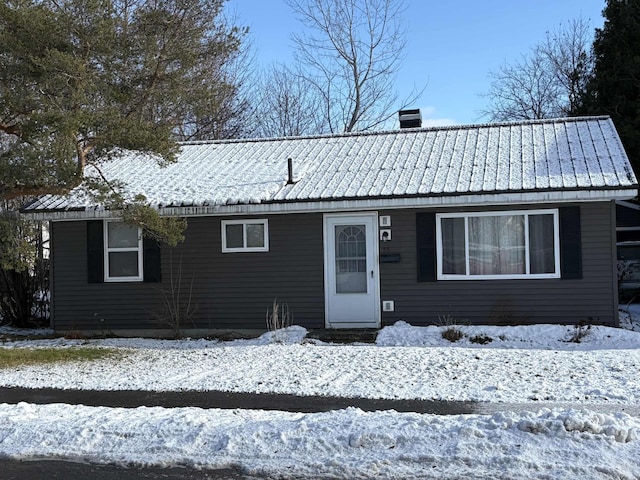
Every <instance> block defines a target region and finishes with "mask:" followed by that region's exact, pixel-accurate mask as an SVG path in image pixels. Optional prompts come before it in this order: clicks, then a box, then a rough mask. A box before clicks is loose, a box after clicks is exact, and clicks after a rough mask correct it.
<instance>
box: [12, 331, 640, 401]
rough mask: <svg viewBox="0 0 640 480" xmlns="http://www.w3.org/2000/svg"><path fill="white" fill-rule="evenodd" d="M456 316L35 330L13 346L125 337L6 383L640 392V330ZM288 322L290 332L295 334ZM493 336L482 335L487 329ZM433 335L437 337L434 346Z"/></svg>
mask: <svg viewBox="0 0 640 480" xmlns="http://www.w3.org/2000/svg"><path fill="white" fill-rule="evenodd" d="M444 328H445V327H412V326H410V325H408V324H406V323H404V322H399V323H397V324H396V325H394V326H392V327H387V328H385V329H383V330H382V331H381V333H380V335H379V337H378V344H377V345H347V346H345V345H335V344H322V343H317V342H312V341H304V335H305V330H304V329H303V328H301V327H290V329H289V330H287V331H286V332H284V333H283V332H280V338H279V339H277V340H278V341H276V342H275V343H273V341H274V338H273V334H267V335H264V336H262V337H260V338H258V339H255V340H239V341H234V342H217V341H211V340H181V341H167V340H143V339H107V340H89V341H87V340H68V339H64V338H58V339H48V340H27V341H13V342H6V343H5V344H4V348H22V347H25V346H29V347H43V346H56V347H61V348H62V347H68V346H77V345H99V346H110V347H116V348H118V349H121V350H122V351H123V352H124V353H125V356H124V358H119V359H111V360H102V361H100V362H99V363H92V364H88V363H79V364H72V365H69V364H58V365H46V366H27V367H21V368H16V369H13V370H0V386H20V387H37V388H46V387H54V388H69V389H88V390H152V391H167V390H170V391H181V390H199V391H206V390H222V391H233V392H260V393H287V394H294V395H295V394H297V395H331V396H340V397H367V398H389V399H428V400H460V401H481V402H513V403H517V402H530V401H551V402H582V403H610V404H611V403H612V404H626V403H629V402H637V399H640V382H638V381H637V380H636V378H637V372H638V371H639V370H640V348H639V347H640V334H639V333H637V332H631V331H628V330H622V329H614V328H607V327H592V328H591V329H590V330H589V331H588V333H587V335H586V337H584V338H583V339H582V341H581V343H573V342H568V341H567V339H568V338H570V337H571V336H572V335H574V333H575V332H574V328H573V327H566V326H559V325H537V326H528V327H472V326H462V327H458V328H460V330H461V331H462V332H463V333H464V334H465V335H466V336H465V337H464V338H463V339H461V340H460V341H458V342H456V343H451V342H449V341H447V340H444V339H443V338H442V331H443V330H444ZM285 334H286V335H285ZM485 337H486V338H490V339H492V341H491V342H489V343H485V344H480V343H473V342H472V340H473V339H474V338H475V339H476V341H477V339H478V338H480V339H482V340H485V341H486V339H485ZM425 346H427V347H428V348H425Z"/></svg>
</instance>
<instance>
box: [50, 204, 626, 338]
mask: <svg viewBox="0 0 640 480" xmlns="http://www.w3.org/2000/svg"><path fill="white" fill-rule="evenodd" d="M556 207H558V205H545V206H541V205H534V206H520V205H518V206H514V207H513V208H512V209H519V210H521V209H526V208H536V209H538V208H556ZM580 208H581V230H582V232H581V233H582V267H583V269H582V271H583V278H582V279H577V280H563V279H531V280H504V281H503V280H449V281H435V282H421V283H419V282H417V266H416V212H418V211H420V210H409V209H407V210H386V211H385V210H380V211H379V212H378V213H379V215H390V216H391V230H392V240H391V241H390V242H380V253H381V254H384V253H392V254H399V255H400V262H398V263H382V264H381V265H380V289H381V296H380V299H381V300H394V302H395V311H394V312H383V313H382V322H383V325H388V324H392V323H394V322H396V321H398V320H404V321H406V322H409V323H411V324H414V325H429V324H435V323H438V322H439V318H444V317H445V316H453V317H455V318H456V319H457V320H458V321H463V322H469V323H487V322H490V323H496V322H502V323H567V324H575V323H576V322H578V321H579V320H582V319H587V318H589V317H591V318H593V320H594V321H595V322H598V323H603V324H607V325H615V324H616V321H617V320H616V314H617V312H616V310H617V300H616V299H617V295H616V291H615V288H616V279H615V266H614V263H613V259H614V258H615V255H614V252H615V240H614V234H613V232H614V229H613V228H612V225H613V223H612V222H613V221H614V220H613V218H614V210H613V204H612V202H594V203H583V204H581V205H580ZM499 209H508V208H506V207H503V208H498V207H489V206H487V207H485V208H483V209H481V208H470V209H465V210H464V211H478V210H499ZM423 211H429V210H423ZM431 211H436V212H438V213H442V212H451V211H458V212H459V211H463V210H462V209H456V210H451V209H435V210H431ZM238 218H242V217H235V216H234V217H194V218H189V219H188V228H187V231H186V232H185V237H186V240H185V242H184V243H182V244H180V245H179V246H177V247H175V248H169V247H167V246H166V245H163V246H162V249H161V256H162V282H161V283H155V284H154V283H142V282H135V283H95V284H90V283H88V282H87V243H86V242H87V227H86V222H84V221H77V222H54V223H53V225H52V248H53V253H52V263H53V270H52V272H53V296H54V299H53V300H54V303H53V312H52V313H53V326H54V328H55V329H57V330H63V331H67V330H80V331H82V330H98V331H99V330H104V331H105V332H108V331H110V330H121V329H154V328H166V325H162V324H161V323H160V322H159V321H158V319H157V317H158V314H159V313H161V312H162V305H163V295H164V298H169V297H170V295H169V296H167V292H169V291H170V290H171V285H172V284H173V285H176V283H177V282H178V280H180V281H181V285H182V289H181V297H180V299H181V301H182V302H186V301H187V300H188V299H189V298H191V304H192V306H193V311H194V313H193V322H192V323H190V324H186V325H184V327H185V328H201V329H264V328H265V315H266V312H267V309H268V308H270V307H271V304H272V302H273V300H274V299H275V298H277V299H278V301H279V302H281V303H287V304H288V306H289V309H290V311H291V312H292V314H293V322H294V323H295V324H298V325H302V326H304V327H307V328H323V327H324V315H325V313H324V308H325V307H324V298H325V297H324V278H323V277H324V273H323V272H324V267H323V262H324V256H323V215H322V214H321V213H309V214H281V215H264V216H257V217H253V218H267V219H268V222H269V251H268V252H252V253H222V248H221V220H225V219H238ZM163 292H164V293H163Z"/></svg>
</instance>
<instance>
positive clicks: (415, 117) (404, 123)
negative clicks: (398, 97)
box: [398, 108, 422, 128]
mask: <svg viewBox="0 0 640 480" xmlns="http://www.w3.org/2000/svg"><path fill="white" fill-rule="evenodd" d="M398 118H399V120H400V128H416V127H417V128H419V127H421V126H422V114H421V113H420V109H419V108H416V109H413V110H400V111H399V112H398Z"/></svg>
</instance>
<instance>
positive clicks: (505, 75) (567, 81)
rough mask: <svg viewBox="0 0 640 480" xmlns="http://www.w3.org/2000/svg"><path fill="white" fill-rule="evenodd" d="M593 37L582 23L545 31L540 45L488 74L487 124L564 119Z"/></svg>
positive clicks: (587, 67) (589, 63)
mask: <svg viewBox="0 0 640 480" xmlns="http://www.w3.org/2000/svg"><path fill="white" fill-rule="evenodd" d="M592 40H593V33H592V31H591V30H590V27H589V25H588V22H586V21H585V20H584V19H582V18H578V19H576V20H573V21H570V22H567V23H566V24H563V25H560V26H559V27H558V28H557V29H556V30H554V31H551V32H547V35H546V39H545V41H544V42H543V43H542V44H540V45H537V46H536V47H534V48H533V49H532V50H531V52H529V54H527V55H523V56H522V57H521V59H520V60H519V61H517V62H515V63H513V64H508V63H505V64H504V65H502V66H501V67H500V69H499V70H498V71H497V72H490V73H489V76H490V78H491V79H492V82H491V87H490V89H489V91H488V92H487V93H486V94H484V96H485V97H487V98H489V100H490V102H491V104H490V105H489V107H488V108H487V109H486V110H484V111H482V112H481V113H482V114H483V115H484V116H487V117H489V119H490V120H492V121H506V120H527V119H539V118H551V117H559V116H566V115H569V114H571V112H573V111H574V110H575V107H576V105H577V102H578V101H579V99H580V96H581V93H582V92H583V91H584V88H585V86H586V82H587V80H588V78H589V76H590V73H591V71H592V68H593V60H592V56H591V54H590V53H589V51H590V50H589V48H590V47H589V45H590V44H591V41H592Z"/></svg>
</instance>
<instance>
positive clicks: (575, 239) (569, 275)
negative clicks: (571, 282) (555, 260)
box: [559, 207, 582, 279]
mask: <svg viewBox="0 0 640 480" xmlns="http://www.w3.org/2000/svg"><path fill="white" fill-rule="evenodd" d="M559 213H560V272H561V277H562V278H563V279H576V278H582V240H581V234H580V207H560V208H559Z"/></svg>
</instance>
